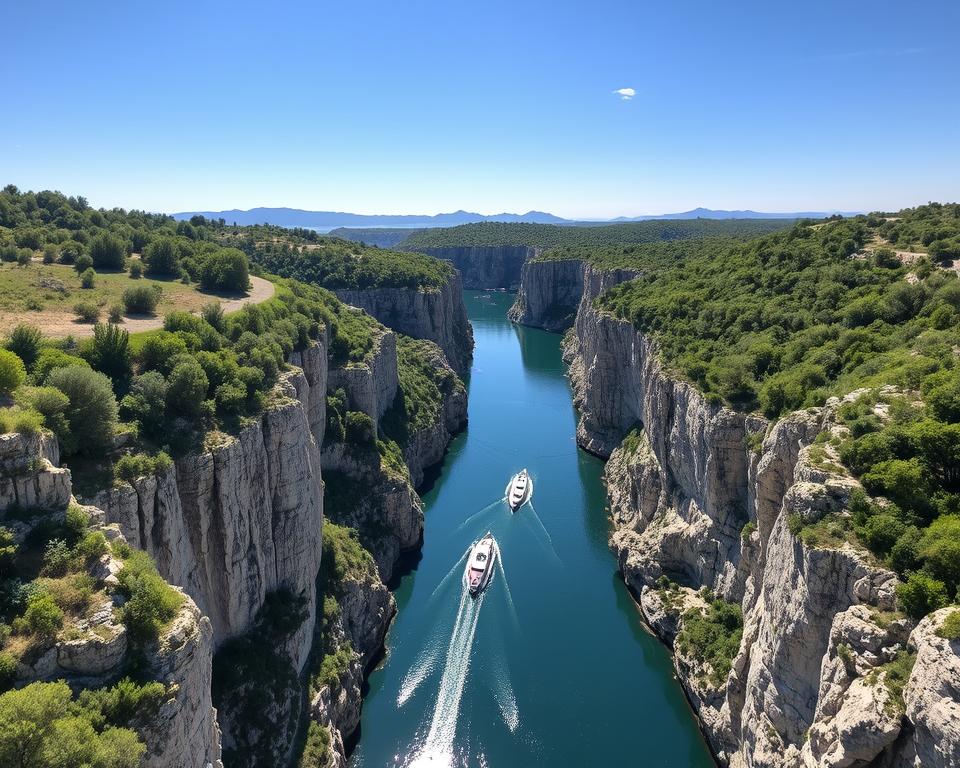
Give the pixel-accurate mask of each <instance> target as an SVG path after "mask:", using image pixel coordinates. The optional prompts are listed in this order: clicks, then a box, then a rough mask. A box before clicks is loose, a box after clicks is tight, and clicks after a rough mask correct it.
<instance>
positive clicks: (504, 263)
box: [418, 245, 536, 290]
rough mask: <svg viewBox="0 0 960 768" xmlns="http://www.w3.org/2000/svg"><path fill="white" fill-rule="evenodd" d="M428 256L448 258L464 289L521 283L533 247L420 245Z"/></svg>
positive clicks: (512, 286)
mask: <svg viewBox="0 0 960 768" xmlns="http://www.w3.org/2000/svg"><path fill="white" fill-rule="evenodd" d="M418 250H419V251H421V252H422V253H426V254H427V255H428V256H433V257H435V258H437V259H443V260H444V261H449V262H451V263H452V264H453V266H454V267H456V268H457V270H458V271H459V272H460V275H461V277H462V278H463V287H464V288H470V289H473V288H481V289H483V288H506V289H507V290H516V289H517V288H518V287H519V285H520V271H521V268H522V267H523V263H524V262H525V261H526V260H527V259H528V258H530V257H532V256H534V255H535V254H536V249H534V248H528V247H527V246H523V245H503V246H472V247H449V248H420V249H418Z"/></svg>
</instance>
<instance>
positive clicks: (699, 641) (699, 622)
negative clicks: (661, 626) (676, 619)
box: [676, 595, 743, 687]
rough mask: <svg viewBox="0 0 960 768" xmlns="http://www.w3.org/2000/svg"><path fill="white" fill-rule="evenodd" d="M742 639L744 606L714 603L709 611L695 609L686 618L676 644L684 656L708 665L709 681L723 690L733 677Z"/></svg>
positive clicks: (716, 601)
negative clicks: (732, 666) (731, 674)
mask: <svg viewBox="0 0 960 768" xmlns="http://www.w3.org/2000/svg"><path fill="white" fill-rule="evenodd" d="M708 597H710V596H709V595H708ZM742 638H743V613H742V612H741V610H740V606H739V605H736V604H735V603H727V602H725V601H723V600H720V599H711V600H710V601H709V605H708V607H707V609H706V611H704V610H701V609H700V608H691V609H690V610H689V611H687V612H686V613H685V614H684V616H683V624H682V627H681V629H680V634H678V635H677V640H676V642H677V646H678V647H679V648H680V650H681V651H682V652H683V653H684V654H687V655H689V656H691V657H693V658H694V659H696V660H697V661H700V662H703V663H705V664H707V665H708V667H709V670H708V672H707V674H706V676H705V680H707V681H708V682H710V684H712V685H713V686H714V687H720V686H721V685H723V683H724V682H725V681H726V679H727V675H729V674H730V665H731V664H732V662H733V658H734V656H736V655H737V651H738V650H739V649H740V640H741V639H742Z"/></svg>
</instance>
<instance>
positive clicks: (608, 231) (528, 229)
mask: <svg viewBox="0 0 960 768" xmlns="http://www.w3.org/2000/svg"><path fill="white" fill-rule="evenodd" d="M792 224H793V220H792V219H729V220H723V221H718V220H715V219H688V220H680V219H677V220H673V219H664V220H655V221H636V222H625V223H622V224H602V225H599V226H593V227H565V226H555V225H552V224H502V223H497V222H484V223H482V224H465V225H463V226H460V227H448V228H445V229H429V230H423V231H420V232H415V233H413V234H412V235H411V236H410V237H408V238H407V239H406V240H404V241H403V242H402V243H401V244H400V245H399V246H398V247H400V248H402V249H403V250H406V251H416V250H420V249H422V248H450V247H454V248H456V247H472V246H529V247H539V248H555V247H558V246H598V245H610V244H617V243H651V242H656V241H660V240H684V239H689V238H697V237H731V236H735V237H748V236H755V235H762V234H766V233H769V232H776V231H777V230H780V229H783V228H785V227H789V226H791V225H792Z"/></svg>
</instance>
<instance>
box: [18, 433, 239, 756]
mask: <svg viewBox="0 0 960 768" xmlns="http://www.w3.org/2000/svg"><path fill="white" fill-rule="evenodd" d="M58 459H59V456H58V450H57V443H56V440H55V439H54V438H52V437H51V436H49V435H46V434H36V435H19V434H5V435H0V489H2V490H0V524H2V525H3V526H5V527H8V528H10V529H11V531H12V532H13V534H14V539H15V541H17V543H18V544H20V543H22V542H23V541H24V538H25V537H26V535H27V534H28V533H29V531H30V530H31V529H32V528H33V527H34V525H36V524H38V523H41V522H50V521H51V520H52V521H59V522H61V523H62V522H63V520H64V517H65V512H66V509H67V506H68V505H69V504H70V503H71V502H72V483H71V473H70V470H69V469H66V468H60V467H56V466H54V465H55V464H56V463H57V462H58ZM85 512H86V513H87V515H88V517H89V520H90V524H91V527H92V528H93V529H94V530H99V531H101V532H102V533H103V534H104V535H105V536H106V538H107V540H108V541H111V542H114V543H117V542H120V541H123V535H122V534H121V532H120V530H119V528H118V526H116V525H109V524H107V522H106V514H105V513H104V512H103V511H102V510H100V509H97V508H96V507H86V508H85ZM122 567H123V563H122V562H121V561H120V560H118V559H117V558H116V557H115V556H114V555H113V554H111V553H109V552H108V553H107V554H104V555H102V556H101V557H100V558H99V559H98V560H97V561H95V562H93V563H92V565H91V566H90V567H89V576H90V578H91V585H92V587H91V588H92V592H93V594H92V596H91V598H90V600H91V605H90V607H89V609H88V610H87V611H86V612H85V614H84V616H83V617H81V618H78V619H71V620H68V625H67V626H65V627H63V629H62V631H60V632H59V633H58V634H57V636H56V637H55V638H54V639H52V640H51V641H50V642H48V643H45V644H44V645H43V646H42V647H40V648H38V649H36V650H34V651H31V652H29V653H28V654H26V655H25V656H24V657H23V658H22V659H21V661H20V663H19V664H18V666H17V669H16V672H15V680H16V683H17V684H18V685H26V684H28V683H30V682H33V681H36V680H66V681H67V682H68V683H70V684H71V685H72V686H74V687H76V688H98V687H103V686H107V685H111V684H112V683H113V682H115V681H116V680H117V679H118V678H120V677H122V676H124V675H128V674H130V666H131V664H132V663H133V662H134V659H133V652H134V650H135V651H136V658H137V663H138V664H139V668H138V674H139V675H140V676H141V677H142V678H143V679H145V680H154V681H158V682H160V683H162V684H163V685H164V687H165V688H166V695H165V696H164V698H163V700H162V701H161V703H160V707H159V709H158V711H157V712H156V713H155V714H154V716H153V717H152V719H151V722H150V725H149V726H148V727H147V728H146V729H145V730H141V731H140V733H139V735H140V737H141V738H142V739H143V740H144V741H145V743H146V747H147V752H146V754H145V756H144V758H143V763H142V764H143V765H144V766H145V767H146V768H223V766H222V763H221V762H220V729H219V727H218V724H217V711H216V710H215V709H214V708H213V705H212V702H211V693H210V690H211V688H210V674H211V659H212V656H213V636H212V635H213V632H212V628H211V625H210V620H209V619H207V618H206V617H205V616H203V615H202V614H201V612H200V610H199V609H198V608H197V605H196V604H195V603H194V601H193V600H191V599H190V597H189V596H188V595H186V594H183V602H182V605H181V606H180V609H179V611H178V612H177V614H176V615H175V616H174V618H173V619H172V620H171V621H170V622H169V623H168V624H167V625H166V626H164V627H163V629H162V630H161V631H160V633H159V635H158V636H157V637H156V638H155V639H154V640H151V641H147V642H142V643H139V644H137V645H136V647H135V648H134V643H133V642H132V641H131V640H130V638H129V637H128V632H127V628H126V626H125V625H124V624H123V623H122V622H121V621H120V620H119V619H118V618H117V615H116V614H115V610H116V608H117V607H118V606H119V605H121V604H122V601H123V599H122V597H121V596H120V595H119V594H117V593H115V592H114V591H113V589H114V587H116V585H117V584H118V581H117V573H119V571H120V570H121V569H122Z"/></svg>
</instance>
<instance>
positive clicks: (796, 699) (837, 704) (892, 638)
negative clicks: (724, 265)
mask: <svg viewBox="0 0 960 768" xmlns="http://www.w3.org/2000/svg"><path fill="white" fill-rule="evenodd" d="M623 279H629V275H627V274H623V273H621V274H606V275H604V274H599V273H598V272H597V271H596V270H595V269H593V268H591V267H590V266H587V267H585V269H584V292H583V297H582V299H581V302H580V306H579V308H578V312H577V318H576V322H575V327H574V328H575V329H574V331H572V332H571V333H570V334H569V335H568V337H567V339H566V340H565V356H566V359H567V360H568V362H569V363H570V376H571V381H572V384H573V387H574V396H575V400H576V403H577V405H578V407H579V409H580V421H579V425H578V432H577V439H578V442H579V443H580V445H581V446H583V447H584V448H586V449H587V450H590V451H592V452H594V453H596V454H598V455H600V456H604V457H607V456H609V461H608V463H607V467H606V471H605V479H606V483H607V490H608V497H609V501H610V514H611V520H612V524H613V530H612V532H611V536H610V543H611V546H612V548H613V549H614V551H615V552H616V554H617V558H618V563H619V567H620V570H621V572H622V574H623V576H624V579H625V581H626V582H627V584H628V585H629V586H630V588H631V591H632V592H633V593H634V594H635V595H637V596H638V597H639V600H640V605H641V608H642V610H643V613H644V615H645V617H646V618H647V621H648V623H649V624H650V626H651V627H652V628H653V629H654V631H655V632H657V633H658V634H659V635H660V636H661V637H662V638H663V639H664V641H665V642H667V643H668V644H672V643H673V642H674V639H675V638H676V637H677V635H678V633H680V632H681V631H682V626H683V615H684V613H685V611H686V610H688V609H689V607H690V606H692V605H694V603H695V602H696V591H697V590H699V589H700V588H701V587H708V588H710V589H711V590H712V591H713V592H714V593H715V594H716V595H717V596H719V597H721V598H723V599H724V600H726V601H728V602H732V603H735V604H737V605H739V606H740V607H741V609H742V615H743V629H742V633H743V635H742V641H741V643H740V647H739V651H738V653H737V654H736V655H735V657H734V658H732V659H731V664H730V666H731V669H730V673H729V674H728V675H727V676H726V679H724V680H723V681H721V682H720V683H719V684H715V682H705V680H708V678H707V677H705V675H704V670H703V667H702V664H701V663H700V661H699V660H698V659H697V658H696V657H695V656H692V655H691V653H690V652H689V649H687V650H686V651H681V650H680V649H679V648H675V649H674V650H675V664H676V668H677V672H678V677H679V678H680V680H681V682H682V683H683V685H684V688H685V690H686V692H687V695H688V698H689V699H690V701H691V703H692V705H693V707H694V709H695V710H696V711H697V714H698V716H699V717H700V721H701V724H702V727H703V730H704V733H705V735H706V737H707V739H708V741H709V743H710V745H711V747H712V749H713V750H714V752H715V754H716V755H717V757H718V760H719V761H720V762H721V763H722V764H724V765H731V766H737V767H738V768H739V767H741V766H743V767H746V766H750V768H784V767H789V768H799V766H804V768H813V766H836V767H837V768H839V767H840V766H868V765H885V766H887V765H889V766H894V765H895V766H907V765H911V766H914V765H925V766H926V765H931V766H945V765H957V764H958V760H960V752H958V750H957V739H956V737H957V728H956V724H955V723H956V720H957V711H956V707H957V706H958V704H957V702H958V700H960V686H957V680H955V679H954V678H955V677H956V676H954V677H951V674H952V672H951V671H950V670H951V664H953V663H954V662H955V661H956V654H957V651H956V649H955V648H953V645H956V642H954V643H953V644H951V643H950V642H949V641H946V640H944V639H942V638H939V637H937V636H936V635H935V634H934V632H933V630H932V629H931V628H932V627H935V626H936V617H929V618H928V619H927V620H925V621H924V622H923V623H921V625H920V627H918V628H917V629H916V630H915V631H914V633H913V635H912V636H911V635H910V629H911V626H912V625H911V622H910V621H909V620H907V619H905V618H903V617H902V615H898V614H896V613H894V612H893V609H894V607H895V597H894V595H895V591H894V588H895V586H896V584H897V579H896V576H895V575H894V574H893V573H892V572H890V571H889V570H887V569H885V568H883V567H882V566H880V565H879V564H877V563H876V562H875V561H874V560H873V559H872V558H871V557H870V555H869V554H868V553H866V552H864V551H862V550H861V549H860V548H858V547H857V546H856V545H855V544H853V543H851V542H849V541H846V540H845V538H844V537H845V534H844V530H846V528H848V527H849V526H848V525H847V526H846V528H845V526H844V524H843V521H844V518H845V516H847V515H848V512H847V509H846V507H847V502H848V499H849V494H850V490H851V488H853V487H855V486H856V482H855V481H854V480H852V478H850V477H849V476H847V475H845V474H844V473H843V471H842V470H840V469H839V467H837V466H835V465H836V464H837V463H838V462H837V461H836V460H835V457H833V460H831V456H830V454H829V452H830V451H831V450H832V448H831V447H830V446H829V445H826V444H823V443H820V442H818V443H817V444H816V445H815V444H814V441H815V438H816V437H817V436H818V434H820V433H821V432H824V431H825V432H827V433H828V434H830V433H831V432H835V431H836V430H842V427H839V426H837V424H836V419H835V415H834V414H835V411H836V408H837V407H838V406H839V405H840V402H839V401H837V400H836V399H834V400H832V401H830V402H828V403H827V405H826V406H825V407H823V408H816V409H808V410H807V411H801V412H798V413H795V414H791V415H790V416H788V417H785V418H782V419H781V420H779V421H778V422H777V423H776V424H773V425H771V424H768V423H767V421H766V420H764V419H762V418H759V417H756V416H750V415H747V414H743V413H738V412H735V411H732V410H730V409H728V408H725V407H723V406H721V405H718V404H714V403H711V402H708V401H707V399H706V398H705V397H704V396H703V395H702V394H701V393H700V392H699V391H698V390H697V389H696V388H695V387H694V386H692V385H691V384H689V383H687V382H685V381H683V380H682V379H680V378H679V377H677V376H675V375H674V374H673V373H672V372H671V371H669V370H668V369H666V368H665V367H664V365H663V363H662V361H661V360H660V357H659V355H658V351H657V347H656V344H655V343H654V342H653V341H652V340H651V339H650V338H649V337H646V336H645V335H644V334H641V333H639V332H637V331H636V330H635V329H634V328H633V327H632V325H630V324H629V323H627V322H624V321H621V320H619V319H617V318H615V317H613V316H611V315H609V314H606V313H604V312H602V311H599V310H598V309H597V308H596V307H595V306H594V301H593V300H594V299H595V298H596V296H598V295H599V294H600V293H601V292H602V291H604V290H606V289H608V288H609V287H610V286H612V285H614V284H616V283H618V282H621V281H622V280H623ZM526 306H530V304H529V302H528V303H527V305H526ZM625 438H626V439H625ZM823 455H826V456H827V458H826V460H825V459H824V458H823ZM805 531H809V535H807V534H806V533H804V532H805ZM664 578H666V579H670V580H674V581H675V582H679V583H680V584H681V585H684V586H680V587H675V588H674V589H675V590H676V591H675V592H666V591H664V590H662V589H659V588H655V587H656V585H658V584H662V583H663V579H664ZM691 600H692V601H693V602H690V601H691ZM908 636H910V641H909V643H908V641H907V637H908ZM908 646H909V648H913V649H916V652H917V659H918V661H917V666H916V667H914V671H913V673H912V674H911V675H910V678H909V679H910V682H909V683H908V685H907V689H906V691H905V692H904V695H903V700H902V701H901V700H900V699H899V698H898V694H897V692H896V690H897V689H896V685H895V684H893V685H888V684H887V681H888V679H889V680H893V679H895V676H896V675H897V674H901V672H900V671H898V670H900V667H899V666H898V665H902V664H903V663H904V662H905V660H909V657H908V656H904V655H903V654H909V653H910V651H908V650H907V648H908ZM921 658H925V659H926V661H925V662H924V664H922V665H921V663H920V659H921ZM954 666H956V665H955V664H954ZM934 668H936V669H937V674H938V675H941V678H940V680H943V679H944V678H945V680H946V682H945V683H943V684H941V682H940V680H938V681H937V682H935V681H934V680H933V679H932V676H933V669H934ZM944 670H946V671H947V673H946V674H945V675H944ZM925 676H926V677H925ZM901 684H902V683H901ZM904 701H905V702H906V704H904V703H903V702H904ZM943 744H946V745H948V746H947V747H946V749H944V748H943V746H941V745H943Z"/></svg>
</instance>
